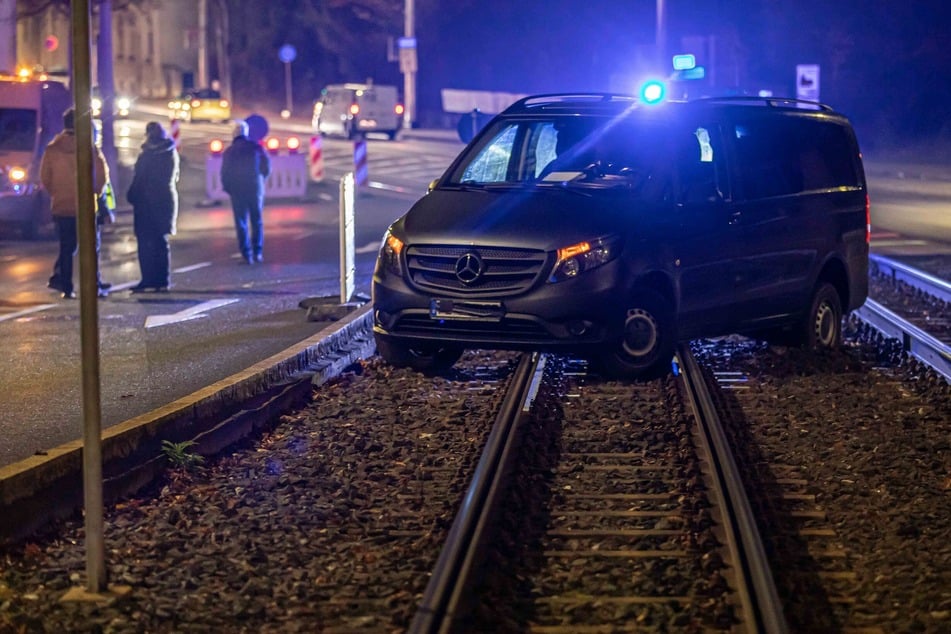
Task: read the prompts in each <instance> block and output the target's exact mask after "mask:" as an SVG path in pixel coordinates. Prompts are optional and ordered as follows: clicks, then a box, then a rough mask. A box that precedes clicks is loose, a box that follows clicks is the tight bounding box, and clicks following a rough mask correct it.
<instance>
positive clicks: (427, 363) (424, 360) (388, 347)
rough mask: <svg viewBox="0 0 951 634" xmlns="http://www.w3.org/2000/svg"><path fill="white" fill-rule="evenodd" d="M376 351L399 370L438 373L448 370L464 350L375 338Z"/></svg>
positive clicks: (440, 345) (455, 347)
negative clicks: (410, 344)
mask: <svg viewBox="0 0 951 634" xmlns="http://www.w3.org/2000/svg"><path fill="white" fill-rule="evenodd" d="M375 339H376V351H377V353H378V354H379V355H380V356H381V357H383V360H384V361H386V362H387V363H388V364H390V365H392V366H394V367H397V368H410V369H411V370H416V371H417V372H424V373H438V372H442V371H444V370H448V369H449V368H451V367H452V366H453V365H455V363H456V361H458V360H459V357H461V356H462V352H463V350H462V348H459V347H457V346H447V345H442V344H429V345H427V344H417V345H414V346H409V345H403V344H401V343H396V342H395V341H392V340H387V339H383V338H381V337H375Z"/></svg>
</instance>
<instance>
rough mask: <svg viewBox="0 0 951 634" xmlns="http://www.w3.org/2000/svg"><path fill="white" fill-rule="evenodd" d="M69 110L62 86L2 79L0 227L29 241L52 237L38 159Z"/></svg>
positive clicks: (34, 80) (18, 78)
mask: <svg viewBox="0 0 951 634" xmlns="http://www.w3.org/2000/svg"><path fill="white" fill-rule="evenodd" d="M71 105H72V98H71V96H70V93H69V90H68V89H67V88H66V87H65V86H64V85H63V84H62V83H60V82H58V81H52V80H36V79H32V78H20V77H14V76H8V75H0V226H2V227H3V229H6V228H8V227H13V228H16V229H19V231H20V235H21V236H22V237H24V238H27V239H35V238H39V237H43V236H44V235H46V234H48V233H51V229H52V222H53V217H52V215H51V213H50V201H49V196H48V195H47V194H46V192H45V191H44V190H43V187H42V185H41V184H40V158H42V156H43V151H44V150H45V149H46V144H47V143H49V142H50V141H51V140H52V139H53V137H54V136H55V135H56V134H57V133H58V132H59V131H60V130H62V129H63V113H64V112H66V109H67V108H69V107H70V106H71Z"/></svg>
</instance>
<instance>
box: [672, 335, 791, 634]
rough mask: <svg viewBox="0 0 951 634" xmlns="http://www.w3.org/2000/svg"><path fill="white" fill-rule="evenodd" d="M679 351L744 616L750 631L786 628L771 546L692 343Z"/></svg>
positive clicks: (770, 633) (781, 633) (778, 633)
mask: <svg viewBox="0 0 951 634" xmlns="http://www.w3.org/2000/svg"><path fill="white" fill-rule="evenodd" d="M677 357H678V360H679V365H680V367H681V369H682V372H681V373H680V376H681V377H682V380H683V383H684V386H685V387H686V393H687V398H688V401H689V403H690V405H691V407H692V408H693V411H694V413H695V416H696V418H697V423H698V426H699V430H700V433H699V435H698V436H699V439H700V443H701V448H702V449H703V450H704V451H705V452H706V454H707V455H708V456H709V457H710V461H711V469H712V471H713V476H714V482H713V484H714V486H715V487H716V493H717V494H718V495H719V497H720V501H721V504H722V507H723V510H724V516H723V517H722V518H721V520H722V523H723V531H724V533H725V535H726V537H727V541H728V547H729V548H730V550H731V552H732V553H733V554H734V558H735V561H736V562H737V570H736V578H737V585H738V586H739V587H738V588H737V589H736V590H737V594H738V595H739V597H740V603H741V605H742V610H743V614H744V617H745V618H744V619H743V623H744V624H746V627H747V631H750V632H762V633H765V634H785V633H786V632H788V631H789V626H788V624H787V623H786V619H785V616H784V615H783V607H782V602H781V601H780V599H779V593H778V591H777V589H776V584H775V581H774V580H773V574H772V571H771V570H770V567H769V560H768V559H767V557H766V549H765V547H764V546H763V540H762V537H761V535H760V532H759V529H758V528H757V526H756V518H755V516H754V515H753V509H752V507H751V506H750V503H749V498H748V497H747V495H746V491H745V490H744V487H743V480H742V478H741V477H740V473H739V469H738V468H737V466H736V461H735V460H734V459H733V453H732V452H731V451H730V446H729V442H728V440H727V437H726V434H725V433H724V431H723V428H722V425H721V423H720V417H719V416H718V415H717V413H716V407H715V406H714V404H713V399H712V398H711V396H710V393H709V392H708V390H707V387H706V384H705V383H704V382H703V380H702V378H701V376H702V375H701V372H700V368H699V366H698V364H697V361H696V359H694V356H693V353H691V351H690V348H689V346H688V345H687V344H680V345H679V346H678V350H677Z"/></svg>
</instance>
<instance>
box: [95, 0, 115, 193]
mask: <svg viewBox="0 0 951 634" xmlns="http://www.w3.org/2000/svg"><path fill="white" fill-rule="evenodd" d="M112 53H113V46H112V0H102V2H101V3H100V4H99V39H98V40H97V41H96V68H97V73H96V75H97V78H98V80H99V97H100V98H101V99H102V114H101V115H100V118H101V120H102V139H101V141H102V142H101V145H102V153H103V155H104V156H105V157H106V163H108V165H109V173H110V174H112V176H113V180H116V178H115V177H116V176H118V174H119V171H118V169H117V166H118V163H119V154H118V151H117V150H116V133H115V112H114V106H115V103H116V82H115V72H114V68H113V63H112V59H113V54H112ZM113 185H115V186H116V187H118V186H119V185H120V184H119V183H117V182H114V183H113Z"/></svg>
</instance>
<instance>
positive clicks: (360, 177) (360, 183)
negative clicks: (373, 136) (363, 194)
mask: <svg viewBox="0 0 951 634" xmlns="http://www.w3.org/2000/svg"><path fill="white" fill-rule="evenodd" d="M368 178H369V174H368V170H367V142H366V140H365V139H364V140H360V141H354V143H353V181H354V184H356V186H357V187H364V186H366V184H367V179H368Z"/></svg>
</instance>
